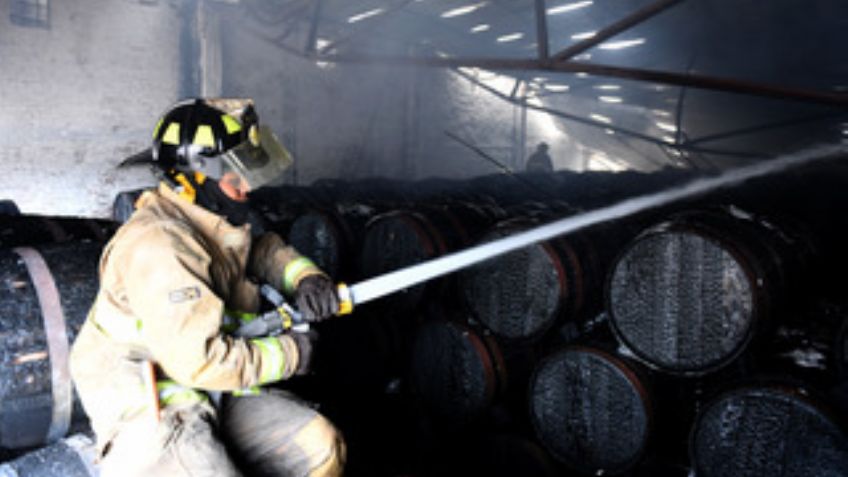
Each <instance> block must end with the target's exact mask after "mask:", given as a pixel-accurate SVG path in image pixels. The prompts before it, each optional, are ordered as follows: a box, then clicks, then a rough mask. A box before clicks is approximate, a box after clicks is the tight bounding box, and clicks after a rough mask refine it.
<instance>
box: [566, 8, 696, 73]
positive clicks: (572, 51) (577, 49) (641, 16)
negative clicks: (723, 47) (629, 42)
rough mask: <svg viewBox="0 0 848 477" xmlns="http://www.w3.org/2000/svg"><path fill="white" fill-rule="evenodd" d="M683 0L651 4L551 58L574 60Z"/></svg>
mask: <svg viewBox="0 0 848 477" xmlns="http://www.w3.org/2000/svg"><path fill="white" fill-rule="evenodd" d="M682 1H683V0H659V1H658V2H655V3H652V4H650V5H648V6H647V7H645V8H642V9H640V10H639V11H637V12H635V13H633V14H632V15H628V16H627V17H624V18H622V19H621V20H619V21H617V22H615V23H613V24H612V25H610V26H608V27H606V28H604V29H602V30H601V31H598V32H596V33H595V35H594V36H593V37H592V38H588V39H586V40H583V41H581V42H579V43H575V44H574V45H571V46H569V47H568V48H566V49H564V50H562V51H560V52H559V53H557V54H555V55H554V56H553V57H552V60H553V61H555V62H558V61H566V60H570V59H572V58H574V57H575V56H577V55H579V54H580V53H583V52H584V51H586V50H588V49H590V48H593V47H595V46H597V45H598V44H600V43H603V42H604V41H606V40H608V39H609V38H612V37H613V36H615V35H618V34H619V33H621V32H623V31H624V30H627V29H629V28H631V27H633V26H635V25H638V24H639V23H642V22H643V21H645V20H647V19H649V18H652V17H654V16H656V15H657V14H659V13H660V12H662V11H664V10H665V9H667V8H669V7H672V6H674V5H677V4H678V3H680V2H682Z"/></svg>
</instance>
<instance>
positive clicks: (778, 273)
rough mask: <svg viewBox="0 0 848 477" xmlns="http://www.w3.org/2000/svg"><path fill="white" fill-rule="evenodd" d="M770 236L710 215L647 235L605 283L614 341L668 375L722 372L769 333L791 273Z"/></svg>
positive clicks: (674, 222)
mask: <svg viewBox="0 0 848 477" xmlns="http://www.w3.org/2000/svg"><path fill="white" fill-rule="evenodd" d="M775 237H776V234H774V233H772V232H769V231H764V230H762V229H760V228H758V226H757V224H754V223H751V222H750V221H744V220H737V219H735V218H733V217H731V216H729V215H726V214H723V213H712V212H704V213H692V214H686V215H681V216H678V217H677V218H674V219H672V220H670V221H668V222H666V223H663V224H660V225H658V226H656V227H653V228H651V229H649V230H647V231H646V232H645V233H643V234H642V235H641V236H639V237H638V238H637V239H635V240H634V241H633V242H632V243H631V244H630V246H629V247H628V248H627V249H626V250H625V252H624V253H623V254H622V255H621V256H620V257H619V258H618V260H617V261H616V263H615V265H614V266H613V269H612V270H611V273H610V277H609V280H608V283H607V287H606V293H607V301H608V303H607V307H608V312H609V315H610V318H611V323H612V325H613V329H614V331H615V332H616V335H617V336H618V338H619V339H620V340H621V341H622V342H623V343H624V344H625V345H626V346H627V347H628V348H630V349H631V350H632V351H633V353H634V354H635V355H636V356H637V357H639V358H640V359H641V360H643V361H644V362H646V363H648V364H649V365H651V366H652V367H656V368H658V369H660V370H663V371H666V372H671V373H678V374H688V375H700V374H704V373H707V372H710V371H714V370H716V369H718V368H720V367H722V366H725V365H727V364H728V363H729V362H731V361H733V360H734V359H735V358H736V357H738V356H739V355H740V354H741V353H742V352H743V351H744V350H745V349H746V346H747V345H748V344H749V343H750V342H751V340H752V338H753V337H754V336H755V334H756V333H757V332H758V331H761V330H762V329H765V328H766V327H767V325H768V324H769V320H770V318H771V317H772V315H773V312H774V311H775V310H776V309H777V308H778V304H779V300H781V299H782V298H783V297H781V294H782V292H783V291H784V290H786V283H787V280H788V277H787V270H788V269H789V267H788V266H787V263H786V261H785V260H786V256H785V255H782V254H781V248H780V247H777V246H775V245H774V243H775V242H774V240H773V239H774V238H775ZM784 295H785V294H784Z"/></svg>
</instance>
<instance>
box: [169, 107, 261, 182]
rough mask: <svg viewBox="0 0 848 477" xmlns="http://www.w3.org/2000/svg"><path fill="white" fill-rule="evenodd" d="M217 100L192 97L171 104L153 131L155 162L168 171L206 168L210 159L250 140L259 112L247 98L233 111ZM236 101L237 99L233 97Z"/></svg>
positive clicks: (214, 159)
mask: <svg viewBox="0 0 848 477" xmlns="http://www.w3.org/2000/svg"><path fill="white" fill-rule="evenodd" d="M214 101H215V100H211V101H207V100H203V99H190V100H186V101H181V102H179V103H177V104H175V105H174V106H172V107H171V108H170V109H169V110H168V111H167V112H166V113H165V114H164V115H163V116H162V118H161V119H159V122H158V123H157V124H156V129H154V131H153V147H152V154H153V162H154V163H155V164H156V165H157V166H159V167H160V168H161V169H162V170H164V171H165V172H189V171H203V170H204V169H206V168H207V163H208V162H209V161H216V160H217V159H216V158H218V157H219V156H220V155H221V154H223V153H224V152H226V151H228V150H230V149H233V148H234V147H236V146H238V145H240V144H242V143H244V142H245V141H246V140H248V138H249V135H250V134H251V132H252V131H253V134H255V129H253V128H255V125H256V123H257V120H258V118H257V115H256V112H255V111H254V109H253V106H252V105H251V104H250V103H249V102H246V101H242V102H241V104H240V105H241V106H242V107H241V108H240V109H238V110H236V111H235V112H233V113H229V114H228V113H227V112H224V110H223V108H219V107H215V106H213V105H212V104H210V103H213V104H214ZM231 101H237V100H231Z"/></svg>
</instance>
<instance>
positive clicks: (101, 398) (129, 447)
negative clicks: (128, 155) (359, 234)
mask: <svg viewBox="0 0 848 477" xmlns="http://www.w3.org/2000/svg"><path fill="white" fill-rule="evenodd" d="M153 136H154V138H153V147H152V149H151V152H152V154H151V155H150V160H152V161H153V163H155V165H156V166H158V170H160V171H161V177H162V178H163V182H162V183H161V184H160V185H159V187H158V189H156V190H151V191H147V192H145V193H143V194H142V195H141V197H140V198H139V200H138V201H137V203H136V207H137V210H136V211H135V212H134V213H133V214H132V216H131V217H130V218H129V220H128V221H127V222H126V223H125V224H124V225H123V226H122V227H121V228H120V229H119V230H118V231H117V232H116V234H115V236H114V237H113V238H112V240H111V241H110V242H109V243H108V244H107V245H106V247H105V248H104V251H103V254H102V257H101V260H100V266H99V274H100V290H99V292H98V294H97V298H96V300H95V302H94V304H93V306H92V308H91V311H90V313H89V316H88V319H87V320H86V322H85V324H84V325H83V327H82V329H81V330H80V332H79V335H78V336H77V338H76V340H75V342H74V345H73V350H72V353H71V374H72V377H73V380H74V383H75V384H76V386H77V390H78V392H79V396H80V399H81V401H82V403H83V406H84V408H85V411H86V413H87V414H88V416H89V418H90V420H91V424H92V426H93V429H94V431H95V433H96V435H97V441H98V450H99V452H100V456H101V473H102V475H103V476H104V477H110V476H119V475H120V476H134V475H138V476H150V475H159V476H163V477H164V476H168V477H171V476H183V475H184V476H189V475H190V476H193V477H198V476H213V475H214V476H239V475H269V476H270V475H285V476H288V475H292V476H313V475H315V476H318V475H322V476H323V475H328V476H329V475H340V474H341V472H342V467H343V464H344V460H345V446H344V442H343V440H342V437H341V435H340V433H339V432H338V431H337V430H336V428H335V427H334V426H333V425H332V424H331V423H330V422H329V421H328V420H327V419H326V418H325V417H323V416H322V415H320V414H319V413H317V412H316V411H314V410H313V409H312V408H310V407H309V406H308V405H306V404H305V403H302V402H301V401H299V400H297V398H295V397H294V396H293V395H291V394H287V393H285V392H283V391H279V390H268V389H267V388H262V386H263V385H266V384H270V383H274V382H277V381H280V380H284V379H287V378H289V377H291V376H294V375H299V374H304V373H307V372H308V371H309V366H310V362H311V355H312V350H313V349H314V348H313V345H314V339H315V335H314V334H312V333H285V334H281V335H278V336H265V337H255V338H239V337H235V336H232V335H230V334H228V333H227V332H226V331H225V330H224V329H223V328H222V327H223V325H224V323H225V317H228V318H230V319H232V317H236V319H242V320H249V319H250V318H251V317H253V316H255V314H256V313H257V312H259V311H260V306H261V298H260V294H259V292H258V285H257V282H256V281H254V280H252V279H255V280H257V281H259V282H264V283H268V284H271V285H273V286H274V287H277V288H279V289H280V290H282V291H284V292H287V293H289V294H291V295H293V296H294V298H295V302H296V304H297V306H298V307H299V309H300V311H301V312H302V313H303V317H304V319H305V320H306V321H307V322H316V321H320V320H323V319H325V318H327V317H329V316H331V315H333V314H334V313H336V312H337V311H338V307H339V302H338V297H337V294H336V291H335V287H334V286H333V283H332V282H331V281H330V279H329V278H328V277H327V276H326V275H325V274H324V273H322V271H321V270H319V269H318V268H317V267H316V266H315V265H314V264H313V263H312V262H311V261H309V259H307V258H306V257H303V256H301V255H299V254H298V253H297V251H295V250H294V249H293V248H292V247H290V246H286V245H285V244H284V243H283V241H282V240H281V239H280V237H279V236H277V235H275V234H273V233H265V234H263V235H261V236H259V237H256V238H255V239H253V238H252V237H251V225H250V224H249V223H247V221H248V219H249V214H248V211H249V209H248V207H247V193H248V192H249V191H250V190H251V189H255V188H257V187H260V186H262V185H263V184H265V183H266V182H267V181H269V180H273V179H275V178H277V177H278V176H279V174H280V172H282V170H283V169H284V168H285V166H287V165H288V163H289V162H290V158H289V156H288V154H287V153H286V151H285V149H284V148H283V147H282V146H281V145H280V144H279V143H278V142H277V140H276V138H275V137H274V135H273V133H271V132H270V130H268V129H267V128H266V127H264V126H262V125H260V124H259V121H258V116H257V114H256V112H255V109H254V108H253V104H252V102H251V101H249V100H224V99H219V100H212V99H206V100H201V99H195V100H188V101H184V102H181V103H178V104H176V105H175V106H174V107H172V108H171V109H170V110H169V111H168V112H167V113H166V114H165V115H164V116H163V117H162V119H161V120H160V121H159V123H158V125H157V126H156V129H155V131H154V134H153ZM221 392H223V397H221V398H219V399H212V398H214V397H215V396H219V395H220V393H221ZM211 397H212V398H211Z"/></svg>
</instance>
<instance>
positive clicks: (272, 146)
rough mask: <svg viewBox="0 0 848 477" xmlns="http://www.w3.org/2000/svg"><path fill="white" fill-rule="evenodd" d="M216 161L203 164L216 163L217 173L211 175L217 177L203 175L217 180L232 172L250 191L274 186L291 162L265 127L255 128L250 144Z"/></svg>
mask: <svg viewBox="0 0 848 477" xmlns="http://www.w3.org/2000/svg"><path fill="white" fill-rule="evenodd" d="M220 159H221V160H220V161H218V160H213V161H207V162H217V163H218V165H219V167H221V170H220V171H214V172H218V174H217V175H212V174H207V175H208V176H210V177H213V178H221V177H223V175H224V174H225V173H227V172H234V173H236V174H238V175H239V176H240V177H241V178H242V179H244V180H245V181H246V182H247V185H248V186H249V188H250V189H251V190H255V189H258V188H260V187H262V186H264V185H267V184H270V183H272V182H274V181H275V180H277V179H278V178H279V177H280V175H282V173H283V172H284V171H285V170H286V169H287V168H288V167H289V166H290V165H291V164H292V162H293V161H292V158H291V154H289V152H288V151H287V150H286V148H285V147H283V145H282V144H280V141H279V140H278V139H277V136H276V135H274V133H273V132H272V131H271V129H270V128H268V127H267V126H259V127H258V129H257V131H256V133H255V134H251V138H250V140H247V141H244V142H242V143H241V144H239V145H238V146H236V147H234V148H232V149H230V150H228V151H226V152H224V153H223V154H221V156H220ZM201 172H204V171H202V170H201ZM210 172H213V171H210ZM204 173H205V172H204Z"/></svg>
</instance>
